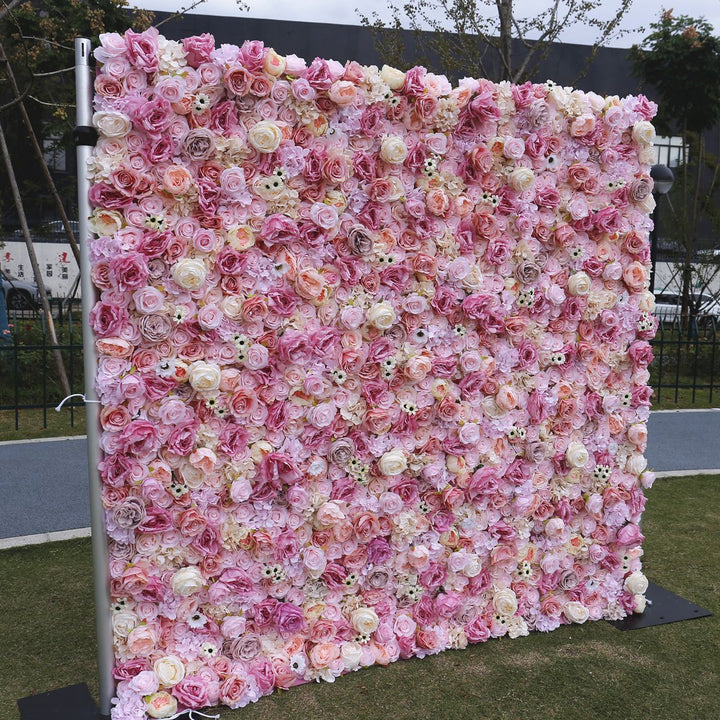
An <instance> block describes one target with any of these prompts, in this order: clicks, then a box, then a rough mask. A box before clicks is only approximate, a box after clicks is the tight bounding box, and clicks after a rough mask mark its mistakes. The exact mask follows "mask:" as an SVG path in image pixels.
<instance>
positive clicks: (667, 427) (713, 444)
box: [0, 410, 720, 538]
mask: <svg viewBox="0 0 720 720" xmlns="http://www.w3.org/2000/svg"><path fill="white" fill-rule="evenodd" d="M648 437H649V444H648V451H647V458H648V463H649V465H650V467H651V468H652V469H653V470H655V471H668V470H706V469H712V468H720V442H718V439H720V410H717V411H707V412H703V411H696V412H662V413H653V414H652V415H651V417H650V422H649V427H648ZM87 482H88V481H87V459H86V441H85V439H84V438H76V439H69V440H56V441H45V442H28V443H0V498H2V500H1V501H0V538H7V537H17V536H19V535H35V534H39V533H46V532H56V531H59V530H74V529H76V528H84V527H87V526H88V525H89V524H90V509H89V503H88V492H87Z"/></svg>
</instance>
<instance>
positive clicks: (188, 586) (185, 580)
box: [171, 565, 205, 597]
mask: <svg viewBox="0 0 720 720" xmlns="http://www.w3.org/2000/svg"><path fill="white" fill-rule="evenodd" d="M171 585H172V589H173V592H174V593H175V594H176V595H180V596H181V597H190V595H194V594H195V593H196V592H200V590H202V588H203V585H205V579H204V578H203V576H202V573H201V572H200V569H199V568H197V567H195V566H194V565H191V566H189V567H184V568H180V570H178V571H177V572H176V573H175V574H174V575H173V576H172V580H171Z"/></svg>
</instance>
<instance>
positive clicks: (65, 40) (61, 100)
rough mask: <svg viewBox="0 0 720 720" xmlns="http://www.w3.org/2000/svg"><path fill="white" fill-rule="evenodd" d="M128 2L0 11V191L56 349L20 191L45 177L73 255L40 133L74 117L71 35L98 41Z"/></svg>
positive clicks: (26, 5)
mask: <svg viewBox="0 0 720 720" xmlns="http://www.w3.org/2000/svg"><path fill="white" fill-rule="evenodd" d="M126 6H127V3H126V2H125V0H93V2H85V1H84V0H62V1H60V0H40V1H38V2H18V1H17V0H11V2H10V3H6V4H5V5H4V7H3V8H2V11H1V12H0V151H1V152H2V160H3V163H2V165H3V169H4V175H5V177H4V178H0V185H1V187H2V191H3V194H5V195H6V197H7V196H10V197H11V198H12V203H13V204H14V206H15V210H16V213H17V217H18V220H19V221H20V226H21V229H22V234H23V236H24V238H25V244H26V246H27V250H28V254H29V257H30V263H31V265H32V268H33V274H34V275H35V281H36V282H37V285H38V289H39V294H40V301H41V303H42V309H43V315H44V321H45V324H46V326H47V330H48V335H49V337H50V341H51V344H52V345H53V346H57V345H58V341H57V335H56V332H55V325H54V322H53V317H52V312H51V309H50V306H49V303H48V299H47V296H46V293H45V283H44V280H43V276H42V273H41V272H40V269H39V266H38V262H37V257H36V254H35V249H34V246H33V240H32V236H31V233H30V228H29V225H28V220H27V215H26V212H25V206H26V204H27V203H26V198H25V196H24V195H23V192H22V190H23V189H25V190H27V188H28V187H29V186H30V187H31V186H32V183H33V181H35V182H37V178H38V176H40V178H41V181H42V180H44V182H45V184H46V186H47V190H48V191H49V194H50V196H51V197H52V200H53V202H54V203H55V204H56V209H57V213H58V215H59V216H60V217H61V218H62V220H63V222H64V224H65V229H66V232H67V235H68V240H69V241H70V243H71V247H72V248H73V251H74V252H75V257H76V259H77V258H78V252H77V243H76V241H75V237H74V235H73V232H72V229H71V226H70V223H69V221H68V218H67V214H66V212H65V208H64V205H63V202H62V199H61V197H60V194H59V192H58V189H57V187H56V184H55V181H54V179H53V177H52V175H51V173H50V172H49V169H48V166H47V163H46V161H45V158H44V156H43V152H42V144H41V141H38V137H40V138H43V137H47V136H48V135H49V136H51V137H52V136H60V137H61V138H62V139H64V140H65V141H66V142H67V141H68V140H69V136H70V132H71V129H72V126H73V122H72V121H73V116H74V113H73V112H71V108H73V107H74V103H73V99H74V78H73V70H74V61H75V50H74V38H75V37H76V36H89V37H95V38H96V37H97V35H98V34H99V33H100V32H103V31H106V30H114V29H116V28H117V29H124V28H126V27H127V25H128V24H129V23H130V17H129V15H128V14H127V11H126ZM136 21H137V24H138V25H140V26H141V27H143V26H144V27H147V26H148V25H149V24H150V22H151V16H150V15H149V14H148V13H145V12H143V11H141V13H140V14H138V15H137V16H136ZM5 127H8V128H9V129H10V131H11V132H10V134H8V133H6V131H5ZM13 131H14V132H13ZM8 139H9V140H10V142H8ZM61 142H62V141H61ZM68 144H69V143H68ZM29 158H34V159H35V163H33V162H32V161H31V162H29V163H28V162H27V160H28V159H29ZM16 167H21V168H22V169H23V171H24V173H23V174H24V178H22V177H21V181H22V180H23V179H24V181H25V182H24V187H23V183H22V182H21V181H19V180H18V174H17V173H16V170H15V168H16ZM74 188H75V184H74V183H73V182H71V183H68V187H67V189H68V190H69V191H70V192H71V193H73V194H74ZM36 202H37V201H36ZM2 205H3V207H5V206H7V205H9V202H7V200H5V201H4V202H3V203H2ZM53 355H54V356H55V361H56V364H57V368H58V376H59V378H60V383H61V386H62V388H63V391H64V392H65V394H66V395H69V394H70V385H69V382H68V378H67V374H66V372H65V367H64V364H63V358H62V355H61V352H60V350H59V348H57V347H54V348H53Z"/></svg>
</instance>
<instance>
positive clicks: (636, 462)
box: [625, 453, 647, 475]
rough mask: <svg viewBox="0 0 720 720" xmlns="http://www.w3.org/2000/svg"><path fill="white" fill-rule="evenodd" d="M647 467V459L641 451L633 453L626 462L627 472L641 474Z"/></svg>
mask: <svg viewBox="0 0 720 720" xmlns="http://www.w3.org/2000/svg"><path fill="white" fill-rule="evenodd" d="M646 467H647V460H646V458H645V456H644V455H642V454H641V453H632V454H631V455H630V457H629V458H628V459H627V461H626V463H625V472H629V473H630V474H631V475H640V474H642V473H643V472H644V470H645V468H646Z"/></svg>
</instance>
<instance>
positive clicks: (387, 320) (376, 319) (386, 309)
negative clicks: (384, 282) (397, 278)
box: [367, 302, 395, 330]
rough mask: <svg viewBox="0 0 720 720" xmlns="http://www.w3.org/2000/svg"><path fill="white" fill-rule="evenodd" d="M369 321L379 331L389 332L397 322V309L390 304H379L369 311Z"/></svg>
mask: <svg viewBox="0 0 720 720" xmlns="http://www.w3.org/2000/svg"><path fill="white" fill-rule="evenodd" d="M367 319H368V321H369V322H370V324H372V325H374V326H375V327H376V328H378V329H379V330H387V329H388V328H390V327H392V325H393V323H394V322H395V309H394V308H393V306H392V305H391V304H390V303H388V302H379V303H377V304H375V305H373V306H372V307H371V308H370V309H369V310H368V311H367Z"/></svg>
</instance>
